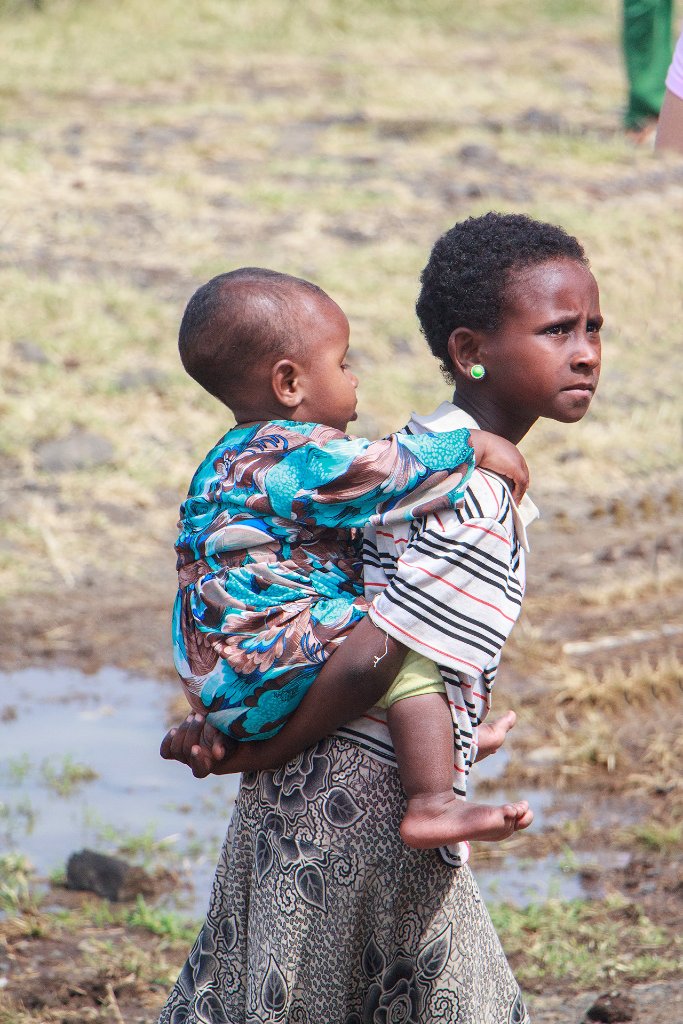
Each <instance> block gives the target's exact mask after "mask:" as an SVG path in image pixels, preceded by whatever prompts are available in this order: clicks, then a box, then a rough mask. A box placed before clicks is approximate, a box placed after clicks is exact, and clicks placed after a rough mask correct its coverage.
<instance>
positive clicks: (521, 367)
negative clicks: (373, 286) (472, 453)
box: [416, 213, 602, 423]
mask: <svg viewBox="0 0 683 1024" xmlns="http://www.w3.org/2000/svg"><path fill="white" fill-rule="evenodd" d="M421 282H422V290H421V292H420V296H419V298H418V300H417V305H416V310H417V315H418V318H419V320H420V324H421V327H422V332H423V334H424V336H425V338H426V339H427V342H428V344H429V347H430V348H431V350H432V352H433V354H434V355H435V356H436V357H437V358H438V359H439V361H440V363H441V366H442V369H443V371H444V373H445V375H446V376H447V377H448V379H449V380H450V381H451V382H453V383H455V384H456V386H457V392H458V395H460V396H461V398H464V400H465V401H466V402H467V403H469V404H470V405H472V406H475V405H476V406H477V408H479V409H482V408H484V407H488V408H489V409H492V408H495V409H497V410H499V411H500V410H504V411H505V412H506V413H509V414H510V415H512V416H514V417H518V418H519V419H520V420H522V421H525V422H527V423H528V422H533V420H534V419H536V418H538V417H539V416H547V417H549V418H552V419H557V420H561V421H563V422H574V421H575V420H578V419H580V418H581V417H582V416H583V414H584V413H585V412H586V410H587V408H588V406H589V404H590V400H591V398H592V395H593V392H594V391H595V388H596V386H597V382H598V377H599V372H600V328H601V326H602V316H601V314H600V300H599V293H598V287H597V284H596V282H595V279H594V277H593V275H592V274H591V272H590V270H589V269H588V260H587V259H586V255H585V253H584V250H583V248H582V246H581V245H580V243H579V242H578V241H577V240H576V238H574V237H572V236H571V235H569V234H567V232H566V231H564V230H563V229H562V228H560V227H556V226H555V225H553V224H546V223H543V222H541V221H537V220H533V219H532V218H530V217H527V216H524V215H523V214H500V213H487V214H485V215H484V216H482V217H471V218H469V219H468V220H465V221H462V222H461V223H459V224H456V225H455V226H454V227H452V228H451V229H450V230H449V231H447V232H446V233H445V234H444V235H442V236H441V238H439V239H437V241H436V243H435V245H434V247H433V249H432V252H431V255H430V257H429V261H428V263H427V266H426V267H425V269H424V271H423V273H422V277H421Z"/></svg>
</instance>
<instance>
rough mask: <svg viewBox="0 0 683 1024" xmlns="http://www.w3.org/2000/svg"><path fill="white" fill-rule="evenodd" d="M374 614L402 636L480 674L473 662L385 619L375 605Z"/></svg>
mask: <svg viewBox="0 0 683 1024" xmlns="http://www.w3.org/2000/svg"><path fill="white" fill-rule="evenodd" d="M374 614H375V615H376V616H377V617H378V618H380V619H382V621H383V622H387V623H388V624H389V625H390V626H391V627H392V629H396V630H397V631H398V632H399V633H402V634H403V636H407V637H409V638H410V639H411V640H415V642H416V643H418V644H419V645H420V646H421V647H428V648H429V650H430V651H434V652H435V653H436V654H443V655H444V657H445V658H446V659H447V660H448V661H458V662H460V664H461V665H467V667H468V668H473V669H474V670H475V671H476V673H477V675H480V673H481V669H480V668H479V666H478V665H475V664H473V662H471V661H465V659H464V658H458V657H456V656H454V655H452V654H449V653H448V652H447V651H442V650H441V648H439V647H434V645H433V644H428V643H425V641H424V640H422V639H421V638H420V637H417V636H413V634H412V633H409V632H408V630H407V629H401V627H400V626H397V625H396V623H395V622H392V621H391V619H387V617H386V616H385V615H382V613H381V612H378V611H377V607H376V606H375V608H374Z"/></svg>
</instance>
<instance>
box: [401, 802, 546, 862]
mask: <svg viewBox="0 0 683 1024" xmlns="http://www.w3.org/2000/svg"><path fill="white" fill-rule="evenodd" d="M533 819H534V815H533V811H532V810H531V808H530V807H529V804H528V802H527V801H526V800H520V801H519V802H517V803H514V804H503V805H502V806H501V807H490V806H488V805H487V804H468V803H466V802H465V801H463V800H458V799H456V797H455V796H454V795H453V794H452V793H451V794H436V795H429V796H416V797H413V798H411V799H410V800H409V801H408V808H407V810H406V814H405V817H404V819H403V821H402V822H401V827H400V832H401V838H402V839H403V842H404V843H405V844H406V845H407V846H413V847H416V848H417V849H432V848H434V847H438V846H448V845H449V844H450V843H461V842H464V841H465V840H474V841H479V842H481V841H484V842H493V843H495V842H500V840H501V839H507V838H508V837H509V836H511V835H512V834H513V833H514V832H518V831H519V830H520V829H523V828H528V827H529V825H530V824H531V822H532V821H533Z"/></svg>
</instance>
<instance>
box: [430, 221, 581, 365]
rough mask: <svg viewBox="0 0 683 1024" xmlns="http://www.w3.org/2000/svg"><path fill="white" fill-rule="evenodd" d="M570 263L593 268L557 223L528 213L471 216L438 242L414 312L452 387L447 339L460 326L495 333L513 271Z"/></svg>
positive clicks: (576, 243)
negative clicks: (555, 263) (548, 222)
mask: <svg viewBox="0 0 683 1024" xmlns="http://www.w3.org/2000/svg"><path fill="white" fill-rule="evenodd" d="M557 259H570V260H576V261H577V262H578V263H581V264H583V265H584V266H588V260H587V258H586V254H585V252H584V250H583V247H582V246H581V244H580V243H579V242H578V241H577V240H576V238H574V237H573V236H572V235H569V234H567V232H566V231H564V230H563V229H562V228H560V227H557V226H556V225H554V224H545V223H543V222H542V221H538V220H533V219H532V218H531V217H527V216H525V215H524V214H517V213H508V214H503V213H487V214H485V215H484V216H483V217H469V218H468V219H467V220H464V221H461V222H460V223H459V224H456V225H455V226H454V227H452V228H451V229H450V230H449V231H446V233H445V234H443V235H442V236H441V238H439V239H437V241H436V243H435V244H434V248H433V249H432V251H431V254H430V257H429V261H428V263H427V266H426V267H425V268H424V270H423V271H422V276H421V277H420V281H421V283H422V290H421V292H420V295H419V298H418V300H417V303H416V306H415V309H416V312H417V316H418V319H419V321H420V327H421V329H422V333H423V334H424V336H425V338H426V339H427V342H428V344H429V347H430V349H431V350H432V352H433V354H434V355H435V356H436V358H437V359H438V360H439V361H440V362H441V368H442V370H443V372H444V375H445V376H446V377H447V379H448V380H450V381H451V382H452V381H453V372H452V369H451V361H450V357H449V355H448V339H449V338H450V336H451V333H452V332H453V331H454V330H455V328H456V327H469V328H470V330H476V331H486V332H490V331H495V330H497V329H498V328H499V327H500V325H501V322H502V319H503V312H504V310H505V302H506V297H507V296H506V292H507V288H508V286H509V284H510V276H511V274H512V273H513V272H514V271H517V270H521V269H523V268H525V267H530V266H535V265H538V264H539V263H545V262H546V261H547V260H557Z"/></svg>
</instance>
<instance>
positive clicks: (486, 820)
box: [388, 693, 533, 849]
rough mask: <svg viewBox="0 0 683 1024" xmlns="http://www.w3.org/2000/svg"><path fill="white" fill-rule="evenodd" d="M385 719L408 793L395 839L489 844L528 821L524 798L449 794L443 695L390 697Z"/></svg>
mask: <svg viewBox="0 0 683 1024" xmlns="http://www.w3.org/2000/svg"><path fill="white" fill-rule="evenodd" d="M388 722H389V730H390V732H391V738H392V740H393V743H394V749H395V751H396V757H397V760H398V766H399V771H400V774H401V782H402V783H403V788H404V789H405V791H406V795H407V797H408V807H407V810H406V813H405V817H404V818H403V821H402V822H401V838H402V839H403V841H404V843H406V844H407V845H408V846H414V847H418V848H420V849H427V848H431V847H438V846H447V845H449V844H450V843H458V842H462V841H463V840H466V839H474V840H488V841H493V842H495V841H497V840H500V839H506V838H507V837H508V836H511V835H512V833H513V832H517V831H518V830H519V829H522V828H527V827H528V826H529V825H530V824H531V822H532V819H533V813H532V812H531V810H530V809H529V805H528V803H527V802H526V800H521V801H519V802H518V803H514V804H503V805H502V806H500V807H490V806H488V805H486V804H471V803H467V802H466V801H463V800H459V799H458V798H457V797H456V796H455V794H454V792H453V788H452V785H453V722H452V719H451V713H450V710H449V708H448V703H447V701H446V698H445V697H444V696H443V694H440V693H427V694H423V695H421V696H417V697H407V698H406V699H405V700H398V701H396V702H395V703H394V704H392V705H391V707H390V708H389V712H388Z"/></svg>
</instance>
